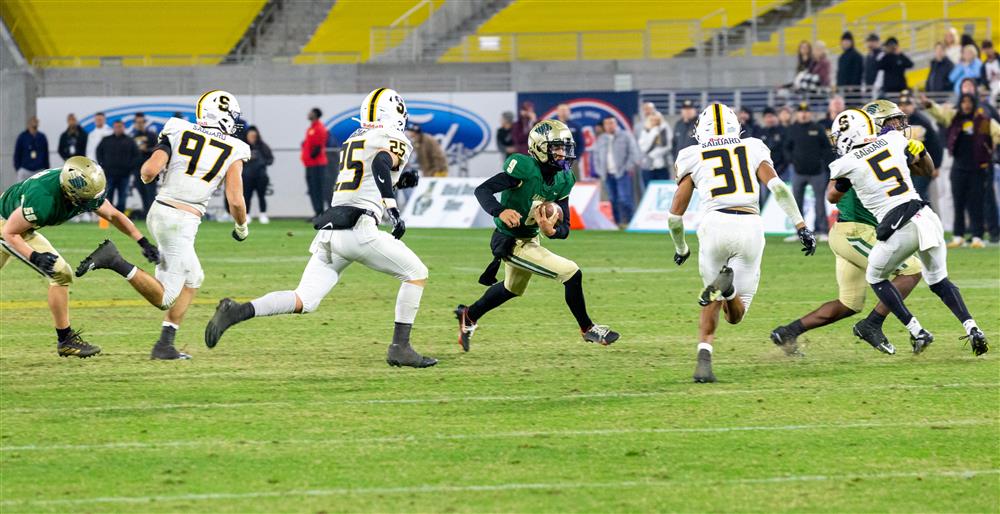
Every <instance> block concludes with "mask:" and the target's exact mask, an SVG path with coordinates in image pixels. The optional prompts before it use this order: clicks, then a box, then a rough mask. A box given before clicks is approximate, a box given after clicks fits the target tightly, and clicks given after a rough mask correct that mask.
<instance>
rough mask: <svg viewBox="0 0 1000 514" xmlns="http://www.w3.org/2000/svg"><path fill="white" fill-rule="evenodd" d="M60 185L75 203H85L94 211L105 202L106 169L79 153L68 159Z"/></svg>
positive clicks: (62, 172)
mask: <svg viewBox="0 0 1000 514" xmlns="http://www.w3.org/2000/svg"><path fill="white" fill-rule="evenodd" d="M59 185H60V186H62V190H63V194H64V195H66V198H68V199H69V201H70V202H72V203H73V205H83V206H86V208H87V210H88V211H93V210H97V208H98V207H100V206H101V204H102V203H104V189H105V186H106V185H107V181H106V179H105V178H104V169H103V168H101V166H100V165H99V164H97V163H96V162H94V161H92V160H90V159H88V158H86V157H83V156H79V155H78V156H76V157H70V158H69V159H67V160H66V162H65V163H64V164H63V167H62V171H61V172H59Z"/></svg>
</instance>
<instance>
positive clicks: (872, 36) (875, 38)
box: [865, 32, 881, 41]
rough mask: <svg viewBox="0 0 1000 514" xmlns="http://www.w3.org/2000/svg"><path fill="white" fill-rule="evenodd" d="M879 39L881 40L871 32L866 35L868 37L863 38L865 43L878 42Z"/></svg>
mask: <svg viewBox="0 0 1000 514" xmlns="http://www.w3.org/2000/svg"><path fill="white" fill-rule="evenodd" d="M880 39H881V38H880V37H878V34H876V33H874V32H872V33H871V34H868V37H866V38H865V41H879V40H880Z"/></svg>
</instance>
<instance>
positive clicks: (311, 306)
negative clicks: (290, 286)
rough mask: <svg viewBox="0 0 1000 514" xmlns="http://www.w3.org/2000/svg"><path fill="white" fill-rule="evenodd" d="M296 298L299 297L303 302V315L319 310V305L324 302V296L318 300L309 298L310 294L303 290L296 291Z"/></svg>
mask: <svg viewBox="0 0 1000 514" xmlns="http://www.w3.org/2000/svg"><path fill="white" fill-rule="evenodd" d="M295 296H298V297H299V300H300V301H302V314H307V313H310V312H312V311H314V310H316V309H318V308H319V304H320V303H321V302H322V301H323V297H322V296H320V297H318V298H317V297H314V296H309V295H308V293H307V292H306V291H303V290H302V289H296V290H295Z"/></svg>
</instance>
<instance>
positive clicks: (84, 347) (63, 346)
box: [56, 330, 101, 359]
mask: <svg viewBox="0 0 1000 514" xmlns="http://www.w3.org/2000/svg"><path fill="white" fill-rule="evenodd" d="M56 351H57V352H59V356H60V357H69V356H74V357H79V358H81V359H86V358H87V357H93V356H94V355H97V354H99V353H101V347H100V346H97V345H92V344H90V343H88V342H87V341H84V340H83V333H82V332H80V331H78V330H74V331H72V332H70V333H69V337H67V338H66V339H64V340H62V341H59V343H58V344H57V345H56Z"/></svg>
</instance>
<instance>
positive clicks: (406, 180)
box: [396, 170, 420, 189]
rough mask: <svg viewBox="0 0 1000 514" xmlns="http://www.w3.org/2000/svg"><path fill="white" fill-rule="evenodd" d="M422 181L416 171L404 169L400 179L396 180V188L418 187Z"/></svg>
mask: <svg viewBox="0 0 1000 514" xmlns="http://www.w3.org/2000/svg"><path fill="white" fill-rule="evenodd" d="M418 182H420V175H418V174H417V172H415V171H412V170H411V171H404V172H402V173H400V174H399V180H397V181H396V189H409V188H411V187H417V183H418Z"/></svg>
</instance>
